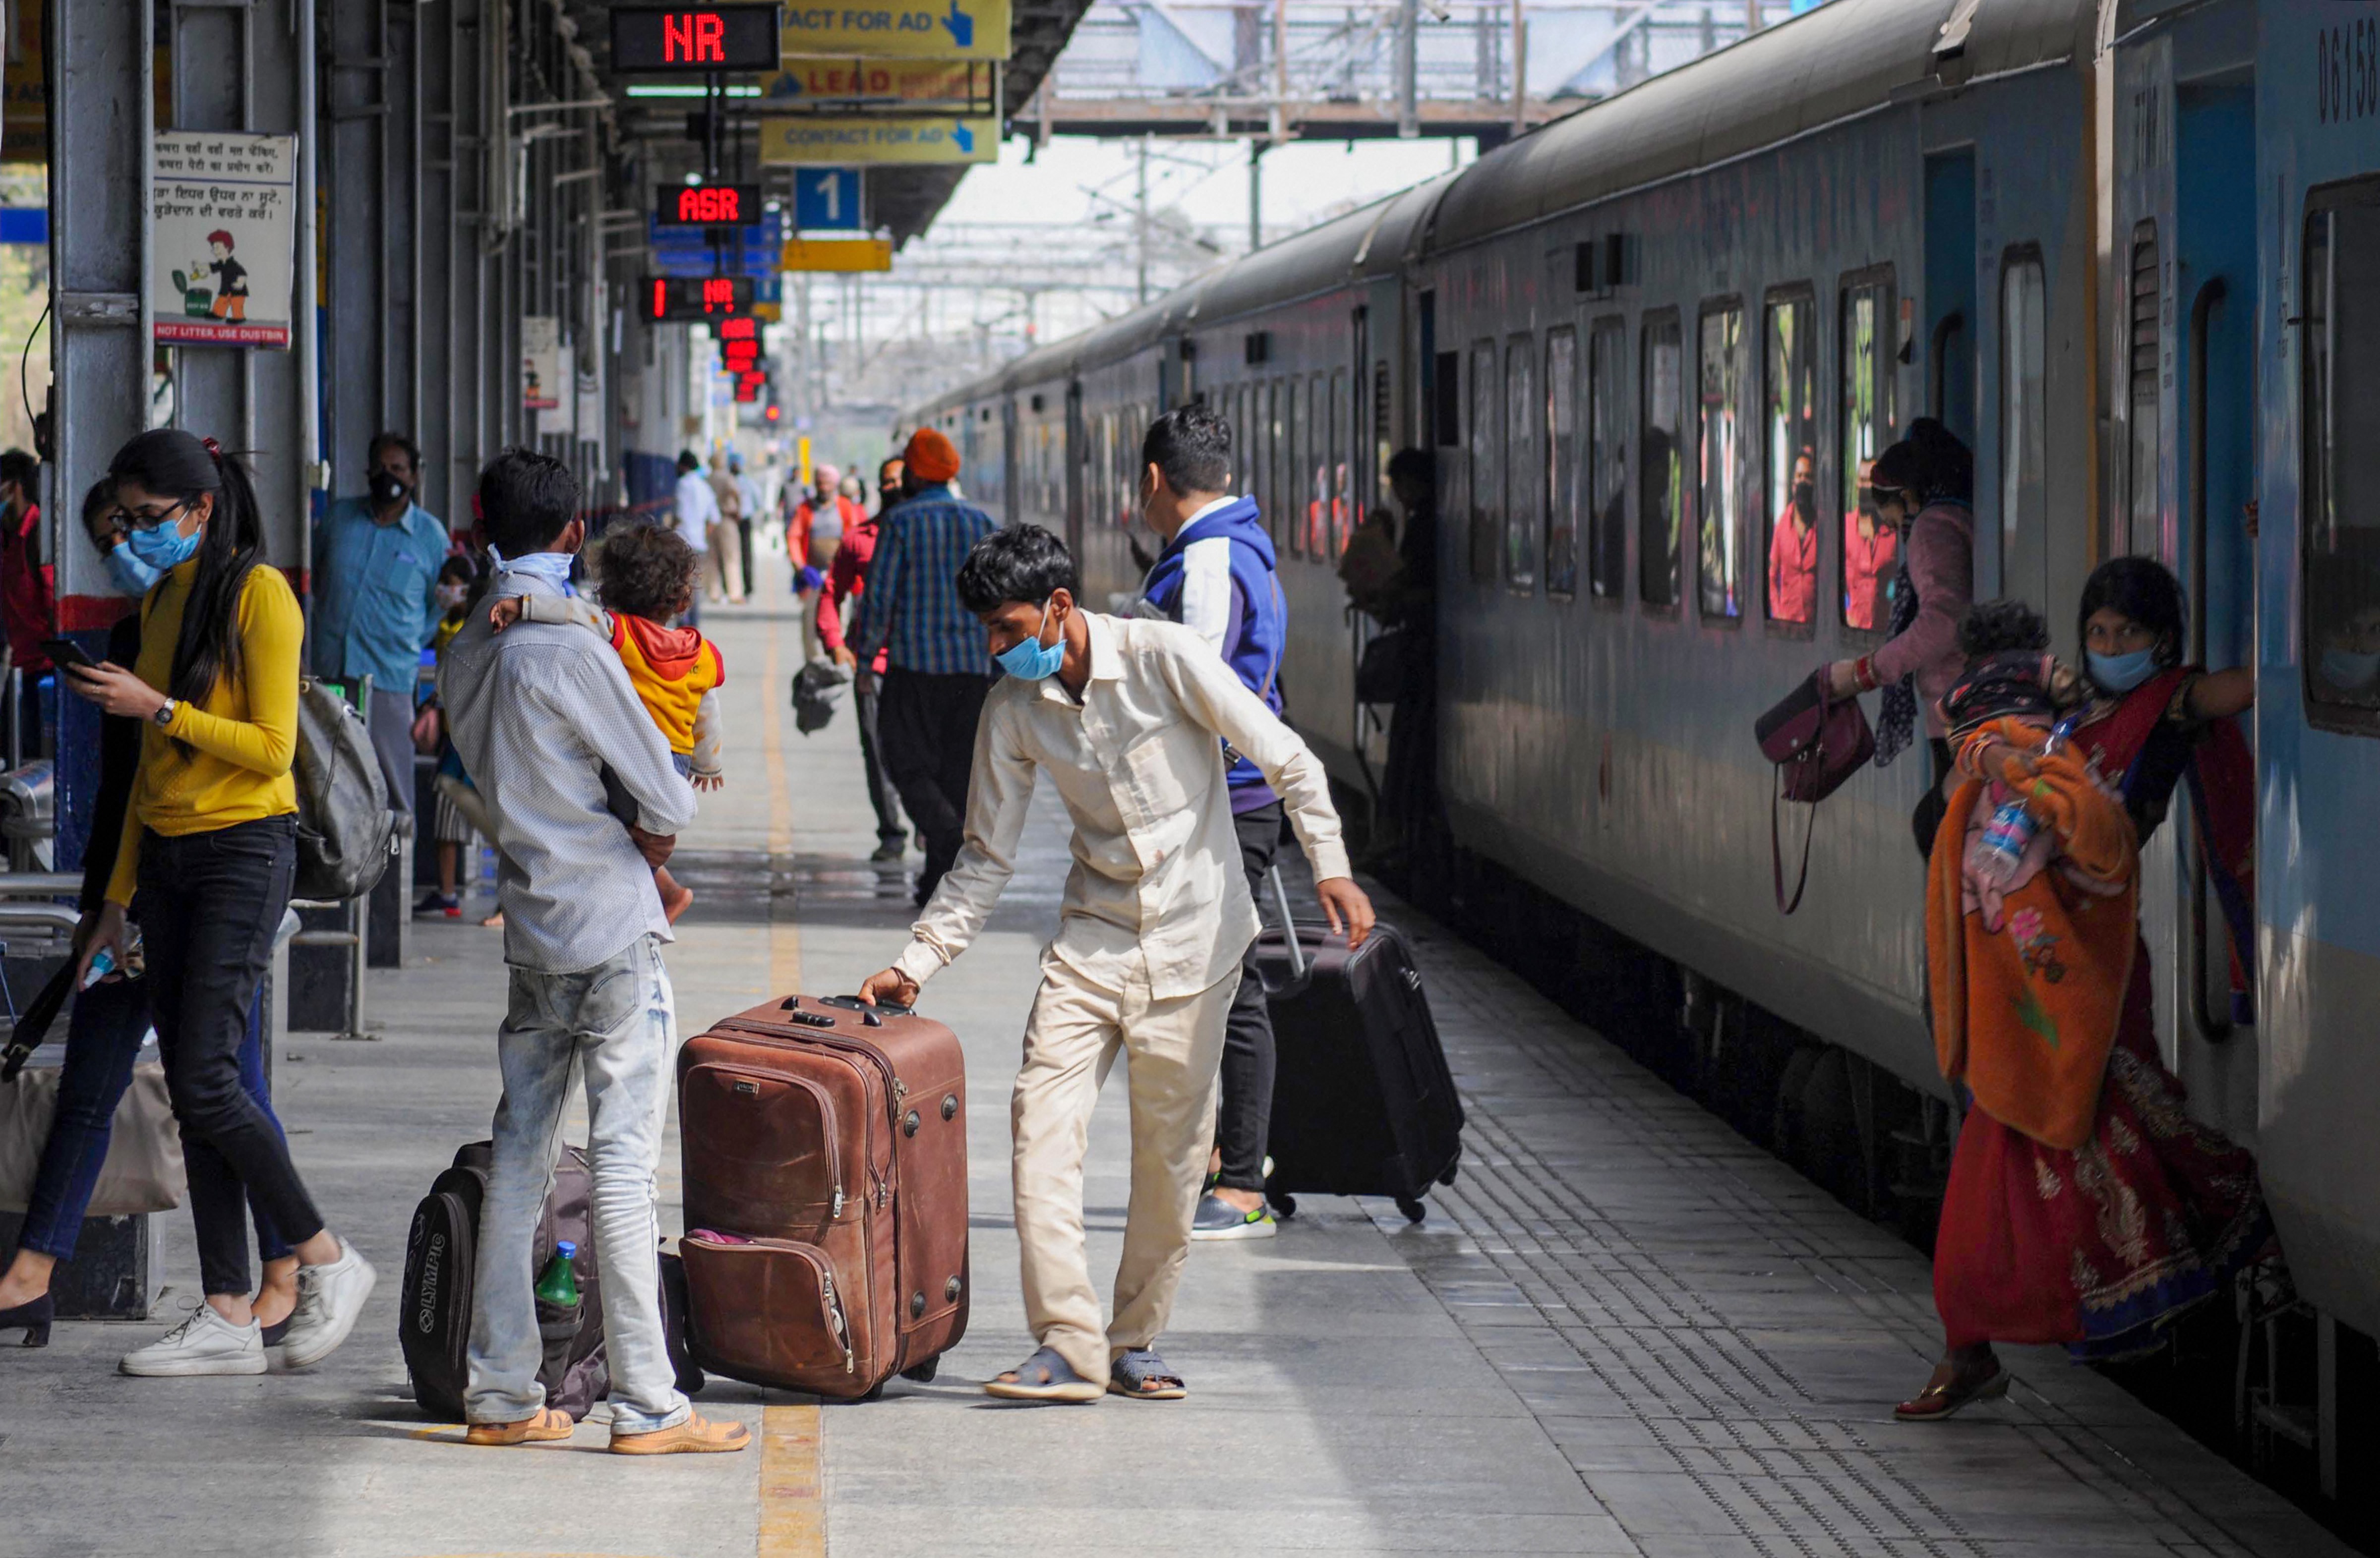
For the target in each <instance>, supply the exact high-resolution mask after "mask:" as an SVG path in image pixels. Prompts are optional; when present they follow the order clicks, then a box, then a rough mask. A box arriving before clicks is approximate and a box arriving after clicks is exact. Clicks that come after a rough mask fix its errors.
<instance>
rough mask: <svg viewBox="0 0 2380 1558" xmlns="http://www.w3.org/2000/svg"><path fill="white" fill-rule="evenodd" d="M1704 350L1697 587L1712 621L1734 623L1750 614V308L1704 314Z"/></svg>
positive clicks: (1697, 441) (1723, 307) (1726, 307)
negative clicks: (1746, 459)
mask: <svg viewBox="0 0 2380 1558" xmlns="http://www.w3.org/2000/svg"><path fill="white" fill-rule="evenodd" d="M1701 348H1702V350H1701V354H1700V357H1699V360H1698V368H1697V371H1698V374H1699V395H1698V398H1697V400H1696V403H1695V416H1696V428H1695V438H1694V445H1695V448H1694V453H1695V455H1696V458H1697V459H1698V460H1699V462H1700V467H1699V489H1698V491H1697V494H1696V499H1695V504H1694V517H1695V519H1696V521H1697V523H1698V526H1699V537H1700V542H1701V546H1700V552H1701V555H1700V557H1699V559H1698V567H1697V570H1696V586H1697V588H1698V590H1699V591H1700V598H1701V604H1702V614H1703V616H1704V617H1705V618H1706V619H1718V620H1723V621H1724V620H1733V619H1737V618H1740V617H1742V616H1743V380H1744V371H1743V305H1742V304H1741V303H1725V304H1720V305H1718V306H1717V307H1715V308H1706V310H1705V311H1704V313H1703V318H1702V341H1701Z"/></svg>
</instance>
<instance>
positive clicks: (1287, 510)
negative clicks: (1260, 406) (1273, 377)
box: [1273, 379, 1305, 557]
mask: <svg viewBox="0 0 2380 1558" xmlns="http://www.w3.org/2000/svg"><path fill="white" fill-rule="evenodd" d="M1301 382H1303V380H1297V379H1287V380H1281V381H1280V382H1278V383H1276V384H1275V385H1274V386H1273V388H1274V389H1276V390H1278V391H1279V392H1280V393H1281V447H1280V449H1279V450H1278V451H1277V452H1276V458H1277V460H1278V462H1279V463H1278V464H1277V465H1275V466H1274V469H1275V471H1277V472H1278V473H1279V478H1280V486H1279V487H1278V488H1276V489H1274V493H1273V501H1274V502H1275V503H1276V504H1277V505H1278V506H1279V510H1280V513H1279V514H1278V516H1277V518H1276V519H1275V521H1274V524H1275V525H1276V527H1277V528H1276V535H1275V537H1274V539H1275V541H1276V543H1277V544H1280V545H1283V546H1286V547H1287V548H1288V549H1289V551H1290V555H1291V556H1293V557H1295V556H1298V555H1301V554H1302V553H1303V552H1304V550H1305V504H1304V503H1302V502H1300V501H1298V496H1297V489H1298V486H1299V483H1300V482H1301V481H1303V480H1304V477H1302V476H1301V475H1300V470H1301V463H1300V461H1299V460H1298V458H1297V449H1298V439H1299V437H1300V436H1301V435H1302V434H1303V432H1304V430H1305V418H1304V417H1300V416H1299V415H1298V414H1297V391H1298V386H1299V384H1300V383H1301Z"/></svg>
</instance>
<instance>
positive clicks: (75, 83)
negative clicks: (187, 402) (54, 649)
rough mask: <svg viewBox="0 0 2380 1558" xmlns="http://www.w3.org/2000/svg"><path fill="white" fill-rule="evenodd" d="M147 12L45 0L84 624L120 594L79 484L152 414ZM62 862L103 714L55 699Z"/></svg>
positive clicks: (72, 605)
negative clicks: (89, 532)
mask: <svg viewBox="0 0 2380 1558" xmlns="http://www.w3.org/2000/svg"><path fill="white" fill-rule="evenodd" d="M153 15H154V13H153V11H152V7H151V6H149V5H147V4H146V3H145V0H49V14H48V29H49V30H48V49H47V52H46V66H47V69H48V72H49V81H48V90H49V100H50V125H49V131H50V286H51V294H50V307H51V331H52V337H51V341H52V345H51V351H52V354H53V356H52V361H53V363H54V365H55V380H54V385H53V389H52V399H51V405H50V410H51V424H50V425H51V435H50V436H51V459H52V465H51V467H50V472H49V479H50V502H49V505H48V508H47V513H48V514H49V516H50V521H51V523H50V525H49V531H50V533H49V535H48V536H47V537H44V541H43V544H44V546H45V547H46V548H47V550H48V551H49V555H51V556H52V557H54V558H55V559H56V560H57V589H58V598H59V612H58V614H59V616H60V618H61V620H62V622H63V624H64V626H65V627H66V628H67V630H68V631H70V632H77V631H79V632H83V633H86V634H90V638H91V642H92V643H93V644H94V645H96V644H97V642H98V641H99V634H98V632H97V630H99V629H102V628H103V627H105V626H106V625H107V624H108V623H109V622H113V621H114V620H115V617H116V616H117V615H118V614H119V613H120V612H121V611H122V610H123V604H122V601H121V599H120V598H118V597H117V596H116V594H115V587H114V586H112V585H110V584H109V583H108V582H107V576H106V573H105V570H104V569H103V567H102V565H101V562H100V560H99V558H98V557H97V556H96V555H95V554H94V553H93V552H92V551H91V549H90V547H88V546H86V545H83V544H82V543H81V542H80V541H79V540H77V541H75V542H74V544H72V545H67V546H60V545H59V544H58V541H59V538H60V537H61V536H62V535H63V536H66V537H72V525H73V521H74V516H75V515H77V514H78V513H79V512H80V507H81V500H82V494H83V491H84V489H87V488H88V487H90V485H91V483H92V482H94V481H96V480H98V479H99V478H100V477H102V476H103V475H104V474H106V470H107V463H108V460H109V459H110V458H111V457H112V456H113V455H114V454H115V451H116V449H117V448H118V446H120V445H121V444H122V443H123V442H124V441H125V440H126V439H128V438H130V437H131V436H132V435H133V434H134V433H137V432H139V431H140V430H141V429H144V428H146V427H147V426H148V425H149V340H150V313H149V301H148V291H147V287H146V276H145V267H146V265H147V261H148V254H149V213H150V179H149V147H150V141H151V137H152V132H153V131H154V129H155V125H154V123H153V113H152V104H153V103H154V101H155V100H154V96H153V91H152V78H151V62H152V57H153V46H154V35H153V32H152V25H151V24H152V17H153ZM58 717H59V728H58V750H59V752H60V754H61V761H60V763H59V765H58V774H57V780H58V788H57V808H58V849H57V863H58V864H59V866H60V867H61V868H63V869H67V870H72V869H74V868H75V867H77V866H79V865H80V864H81V863H82V851H83V844H84V842H85V839H86V838H87V836H88V833H89V828H90V816H91V804H92V800H93V797H94V796H95V795H96V794H97V791H98V787H99V766H98V752H99V715H98V712H97V711H96V710H95V709H93V708H92V707H91V705H90V704H88V703H85V702H84V701H83V700H81V699H80V698H67V699H64V700H62V702H61V705H60V707H59V711H58Z"/></svg>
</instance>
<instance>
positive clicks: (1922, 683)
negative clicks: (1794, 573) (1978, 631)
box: [1868, 503, 1975, 705]
mask: <svg viewBox="0 0 2380 1558" xmlns="http://www.w3.org/2000/svg"><path fill="white" fill-rule="evenodd" d="M1973 525H1974V521H1973V519H1972V518H1971V517H1969V515H1968V513H1967V511H1966V510H1965V509H1962V508H1957V507H1953V506H1951V505H1949V504H1939V503H1937V504H1936V505H1934V506H1933V507H1931V508H1928V509H1926V510H1925V512H1924V513H1920V514H1919V515H1918V516H1917V518H1916V521H1915V523H1913V524H1912V525H1910V527H1909V582H1910V585H1911V586H1913V588H1914V589H1915V590H1916V591H1917V620H1916V621H1915V622H1911V623H1910V624H1909V626H1908V627H1906V628H1904V629H1903V630H1901V632H1900V634H1898V635H1897V636H1896V637H1894V638H1892V639H1890V640H1889V641H1888V642H1887V643H1886V644H1885V645H1884V646H1883V647H1881V648H1879V649H1877V650H1876V653H1875V654H1874V655H1873V656H1871V657H1870V658H1869V660H1868V666H1869V669H1870V670H1873V671H1874V672H1875V673H1876V682H1877V683H1878V684H1879V685H1883V684H1888V683H1890V682H1898V681H1900V679H1901V678H1902V677H1904V676H1911V675H1913V676H1915V677H1916V678H1917V691H1918V693H1919V694H1920V696H1921V698H1922V699H1923V700H1924V702H1925V703H1926V704H1928V705H1930V704H1931V702H1932V700H1933V699H1934V698H1935V697H1937V696H1938V695H1939V694H1941V693H1942V692H1943V691H1944V690H1945V689H1946V688H1948V687H1949V683H1950V680H1951V678H1953V677H1954V676H1956V675H1957V673H1958V670H1959V667H1960V664H1961V656H1960V653H1959V624H1960V623H1961V622H1964V621H1965V620H1966V616H1967V608H1968V607H1969V606H1970V605H1972V604H1973V595H1974V574H1975V549H1974V540H1973Z"/></svg>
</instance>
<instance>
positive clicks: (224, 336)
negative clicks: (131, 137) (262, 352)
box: [149, 130, 297, 350]
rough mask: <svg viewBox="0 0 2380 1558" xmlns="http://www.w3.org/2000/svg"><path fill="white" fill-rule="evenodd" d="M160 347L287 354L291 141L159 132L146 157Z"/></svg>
mask: <svg viewBox="0 0 2380 1558" xmlns="http://www.w3.org/2000/svg"><path fill="white" fill-rule="evenodd" d="M152 170H153V173H154V182H153V186H152V187H153V189H154V192H155V194H154V206H153V210H152V213H151V216H152V248H151V254H152V260H151V269H150V272H149V273H150V276H151V282H150V299H151V308H152V318H153V319H154V320H155V321H156V323H155V332H156V338H157V340H158V341H160V342H171V343H176V344H183V345H191V346H256V347H264V348H267V349H278V350H285V349H287V347H288V345H289V336H290V318H291V315H292V313H293V311H294V308H293V306H294V303H295V296H294V294H295V291H296V268H295V265H294V260H295V250H296V237H297V204H296V190H295V177H296V170H297V140H296V138H295V137H291V136H268V135H240V134H233V133H231V132H228V131H225V132H212V131H207V132H201V131H173V130H168V131H162V132H160V133H159V134H158V136H157V139H156V143H155V148H154V151H152Z"/></svg>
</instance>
